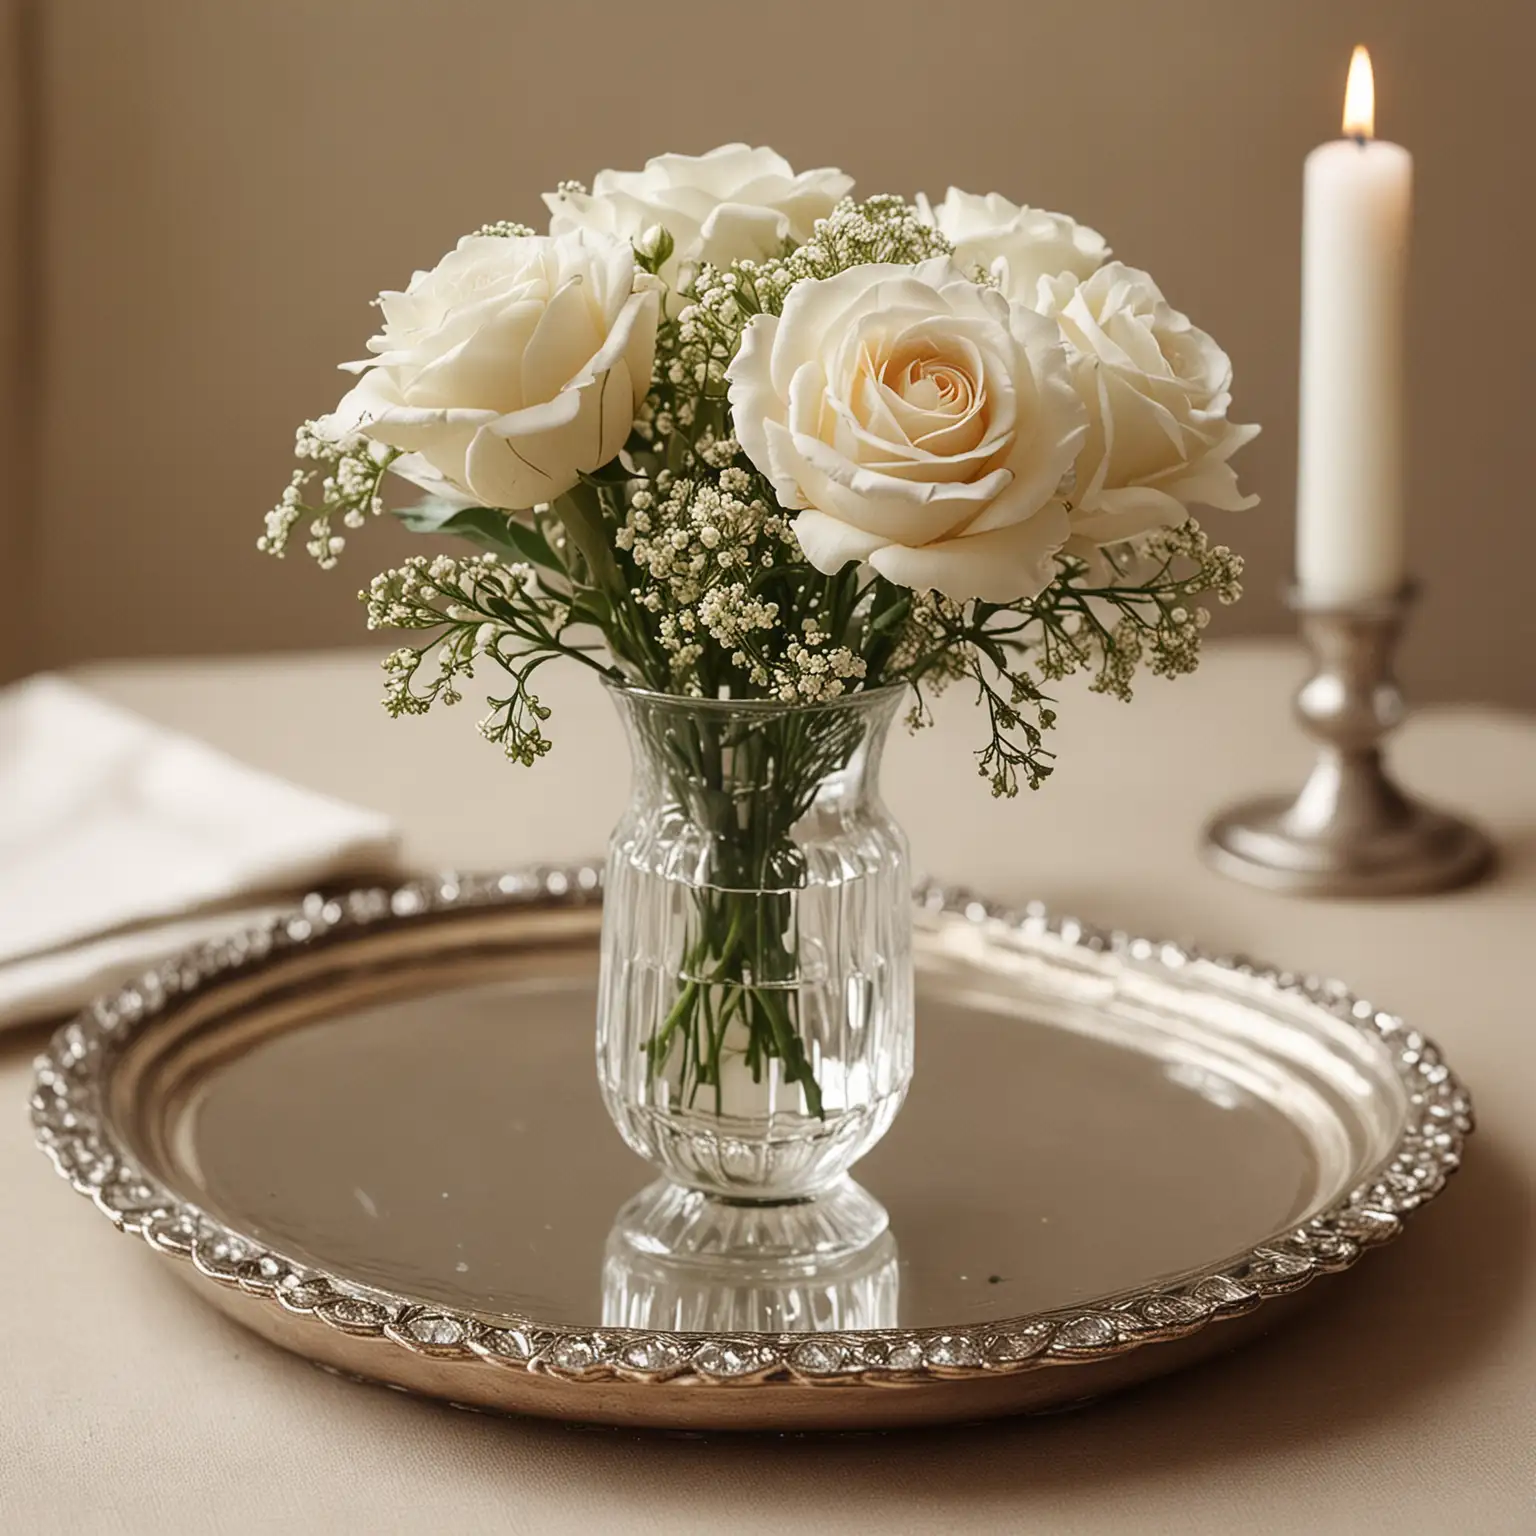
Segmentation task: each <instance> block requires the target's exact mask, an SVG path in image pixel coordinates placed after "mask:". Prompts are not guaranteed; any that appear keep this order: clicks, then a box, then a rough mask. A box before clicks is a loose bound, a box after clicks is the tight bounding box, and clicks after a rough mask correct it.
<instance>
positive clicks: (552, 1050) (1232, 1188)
mask: <svg viewBox="0 0 1536 1536" xmlns="http://www.w3.org/2000/svg"><path fill="white" fill-rule="evenodd" d="M598 884H599V881H598V876H597V873H596V871H594V870H592V869H589V868H581V869H541V870H534V871H522V872H518V873H514V874H509V875H505V876H501V877H499V878H497V877H490V878H483V879H470V878H468V877H448V878H445V879H443V880H441V881H431V882H418V883H413V884H410V885H406V886H403V887H400V888H398V889H395V890H366V891H359V892H355V893H353V894H352V895H349V896H347V897H345V898H341V899H336V900H327V899H323V898H320V897H313V898H311V899H309V900H308V901H307V902H306V903H305V904H304V906H303V908H302V910H298V911H295V912H294V913H293V914H292V915H291V916H290V917H288V918H286V919H283V920H280V921H276V922H274V923H273V924H271V925H269V926H267V927H265V928H262V929H260V930H257V931H255V932H252V933H249V934H246V935H244V936H242V937H239V938H236V939H233V940H231V941H228V942H225V943H219V944H213V945H209V946H206V947H204V948H202V949H199V950H197V951H195V952H193V953H191V954H189V955H187V956H185V957H184V958H183V959H182V960H181V961H180V962H179V963H175V964H171V965H169V966H166V967H164V968H162V969H161V970H160V971H158V972H155V973H154V974H152V975H148V976H146V977H144V978H143V979H142V980H141V981H140V982H139V983H138V984H137V985H134V986H130V987H128V988H126V989H124V990H123V991H121V992H119V993H118V994H116V995H115V996H113V997H110V998H107V999H105V1000H103V1001H101V1002H99V1003H98V1004H96V1005H95V1007H94V1008H92V1009H91V1010H89V1011H88V1012H86V1013H85V1014H83V1015H81V1016H80V1017H79V1018H77V1019H76V1020H74V1021H73V1022H71V1023H69V1024H68V1025H66V1026H65V1027H64V1028H63V1029H61V1030H60V1031H59V1033H58V1034H57V1035H56V1036H55V1038H54V1040H53V1042H52V1044H51V1046H50V1048H49V1050H48V1051H47V1053H46V1054H44V1055H43V1056H42V1057H40V1058H39V1060H38V1064H37V1076H36V1084H35V1092H34V1096H33V1099H32V1116H33V1122H34V1125H35V1128H36V1134H37V1139H38V1141H39V1143H40V1144H41V1146H42V1147H43V1148H44V1150H46V1152H47V1153H48V1155H49V1156H50V1157H51V1158H52V1159H53V1161H54V1163H55V1165H56V1166H57V1168H58V1170H59V1172H60V1173H61V1174H63V1175H64V1177H65V1178H66V1179H68V1180H69V1181H70V1183H71V1184H73V1185H74V1187H75V1188H76V1189H77V1190H78V1191H80V1193H82V1194H84V1195H86V1196H88V1197H89V1198H90V1199H91V1201H92V1202H93V1203H94V1204H95V1205H96V1207H97V1208H98V1209H99V1210H100V1211H101V1212H102V1213H103V1214H104V1215H106V1216H107V1217H109V1218H110V1219H111V1221H112V1222H113V1223H114V1224H115V1225H116V1226H118V1227H119V1228H121V1229H122V1230H124V1231H126V1232H132V1233H135V1234H137V1235H139V1236H140V1237H142V1238H143V1239H144V1240H145V1241H146V1242H147V1243H148V1244H149V1246H150V1247H151V1248H152V1249H153V1250H154V1251H155V1252H156V1253H158V1254H161V1255H164V1256H166V1257H168V1258H169V1259H171V1260H172V1263H173V1267H174V1268H175V1270H176V1271H177V1272H178V1273H179V1274H181V1275H182V1276H183V1277H184V1278H185V1279H187V1280H189V1281H191V1282H192V1283H193V1284H195V1285H196V1286H197V1287H198V1288H199V1290H200V1291H201V1293H202V1294H203V1295H204V1296H205V1297H206V1298H207V1299H208V1300H210V1301H212V1302H213V1303H214V1304H215V1305H217V1306H218V1307H220V1308H221V1309H222V1310H223V1311H225V1312H227V1313H228V1314H230V1315H231V1316H232V1317H234V1318H236V1319H238V1320H239V1321H240V1322H242V1323H244V1324H245V1325H247V1326H248V1327H250V1328H252V1329H254V1330H255V1331H256V1332H257V1333H259V1334H261V1335H263V1336H264V1337H266V1338H268V1339H271V1340H272V1341H274V1342H275V1343H278V1344H280V1345H283V1346H284V1347H285V1348H288V1349H291V1350H294V1351H296V1352H297V1353H299V1354H301V1355H304V1356H307V1357H308V1358H310V1359H311V1360H313V1361H315V1362H317V1363H318V1364H320V1365H323V1366H326V1367H328V1368H330V1369H333V1370H337V1371H341V1372H344V1373H348V1374H351V1375H354V1376H359V1377H364V1378H368V1379H370V1380H375V1381H380V1382H386V1383H389V1384H392V1385H395V1386H398V1387H403V1388H407V1389H409V1390H412V1391H415V1392H421V1393H428V1394H431V1395H433V1396H437V1397H442V1398H447V1399H449V1400H451V1401H454V1402H457V1403H460V1404H465V1405H473V1406H477V1407H482V1408H488V1409H494V1410H502V1411H509V1412H519V1413H533V1414H542V1415H547V1416H553V1417H560V1418H566V1419H574V1420H581V1421H586V1422H601V1423H610V1424H614V1423H622V1424H642V1425H654V1426H667V1427H686V1428H693V1429H701V1428H721V1429H821V1428H836V1429H855V1428H870V1427H879V1426H890V1425H898V1424H914V1423H924V1422H938V1421H944V1420H955V1419H970V1418H980V1417H984V1416H988V1415H994V1414H1002V1413H1011V1412H1016V1411H1021V1410H1040V1409H1046V1408H1054V1407H1059V1406H1062V1405H1065V1404H1068V1403H1072V1402H1077V1401H1080V1400H1083V1399H1086V1398H1089V1397H1092V1396H1094V1395H1097V1394H1099V1393H1102V1392H1105V1391H1108V1390H1111V1389H1114V1388H1118V1387H1122V1386H1126V1385H1129V1384H1131V1383H1133V1382H1136V1381H1140V1380H1142V1379H1144V1378H1147V1377H1150V1376H1153V1375H1156V1374H1159V1373H1161V1372H1164V1371H1167V1370H1169V1369H1171V1368H1173V1367H1175V1366H1178V1365H1182V1364H1184V1363H1186V1362H1188V1361H1191V1360H1193V1359H1196V1358H1198V1357H1200V1356H1203V1355H1208V1354H1210V1353H1213V1352H1215V1351H1218V1350H1222V1349H1225V1348H1227V1347H1229V1346H1230V1345H1232V1344H1234V1343H1237V1342H1239V1341H1240V1340H1241V1339H1242V1338H1244V1337H1245V1336H1246V1335H1247V1334H1248V1333H1250V1332H1252V1331H1253V1330H1254V1329H1256V1328H1257V1327H1260V1326H1263V1325H1266V1324H1268V1323H1269V1322H1270V1321H1272V1320H1275V1319H1278V1318H1279V1317H1280V1316H1281V1315H1282V1313H1283V1310H1284V1303H1285V1301H1286V1299H1288V1298H1294V1296H1295V1294H1296V1293H1297V1292H1299V1291H1300V1290H1301V1289H1302V1288H1303V1287H1305V1286H1306V1285H1307V1284H1308V1283H1309V1282H1310V1281H1312V1280H1313V1279H1315V1278H1316V1277H1318V1276H1320V1275H1325V1274H1329V1273H1332V1272H1334V1271H1337V1270H1342V1269H1345V1268H1347V1267H1348V1266H1350V1265H1351V1264H1353V1263H1354V1262H1355V1261H1356V1260H1357V1259H1358V1258H1359V1257H1360V1256H1361V1254H1362V1253H1363V1251H1364V1250H1365V1249H1366V1248H1368V1247H1370V1246H1372V1245H1374V1244H1377V1243H1380V1242H1383V1241H1385V1240H1386V1239H1388V1238H1391V1237H1393V1236H1395V1235H1396V1233H1397V1232H1398V1230H1399V1227H1400V1225H1401V1222H1402V1219H1403V1218H1404V1217H1405V1216H1406V1215H1407V1214H1408V1213H1409V1212H1411V1211H1414V1210H1416V1209H1417V1208H1418V1207H1419V1206H1421V1205H1423V1204H1424V1203H1425V1202H1426V1201H1428V1200H1429V1199H1431V1198H1432V1197H1433V1196H1434V1195H1435V1194H1437V1193H1438V1192H1439V1190H1440V1189H1441V1188H1442V1186H1443V1185H1444V1182H1445V1179H1446V1176H1447V1175H1448V1174H1449V1173H1450V1172H1451V1171H1452V1170H1454V1169H1455V1168H1456V1167H1457V1165H1458V1163H1459V1161H1460V1158H1461V1153H1462V1143H1463V1138H1464V1137H1465V1136H1466V1135H1467V1134H1468V1133H1469V1132H1470V1130H1471V1128H1472V1110H1471V1106H1470V1103H1469V1101H1468V1097H1467V1094H1466V1092H1465V1091H1464V1090H1463V1088H1462V1087H1461V1085H1460V1084H1459V1083H1458V1082H1457V1081H1456V1079H1455V1077H1454V1076H1453V1075H1452V1073H1451V1071H1450V1069H1449V1068H1448V1067H1447V1066H1446V1065H1445V1063H1444V1061H1443V1060H1442V1058H1441V1056H1440V1053H1439V1052H1438V1051H1437V1050H1436V1049H1435V1047H1434V1046H1433V1045H1431V1044H1430V1043H1429V1042H1428V1041H1426V1040H1425V1039H1424V1038H1423V1037H1422V1036H1421V1035H1419V1034H1418V1033H1417V1032H1415V1031H1414V1030H1412V1029H1409V1028H1407V1027H1406V1026H1404V1025H1403V1024H1402V1022H1401V1021H1400V1020H1398V1019H1397V1018H1394V1017H1392V1016H1390V1015H1387V1014H1384V1013H1380V1012H1377V1011H1376V1010H1375V1009H1374V1008H1372V1007H1371V1006H1370V1005H1369V1004H1366V1003H1364V1002H1361V1001H1359V1000H1357V999H1356V998H1354V997H1352V996H1351V995H1350V994H1349V993H1348V992H1347V991H1346V990H1345V989H1344V988H1343V987H1341V986H1339V985H1337V984H1334V983H1328V982H1320V981H1317V980H1314V979H1312V978H1308V977H1299V976H1293V975H1289V974H1286V973H1278V972H1275V971H1273V970H1269V969H1266V968H1263V967H1259V966H1256V965H1253V964H1250V963H1248V962H1246V961H1242V960H1236V959H1220V960H1218V959H1211V958H1207V957H1203V956H1200V955H1196V954H1193V953H1191V952H1190V951H1188V950H1186V949H1183V948H1179V947H1176V946H1174V945H1169V944H1159V943H1154V942H1151V941H1148V940H1145V939H1137V938H1130V937H1127V936H1125V935H1122V934H1110V933H1102V932H1098V931H1095V930H1093V929H1091V928H1087V927H1085V926H1083V925H1081V924H1078V923H1075V922H1070V921H1054V920H1052V919H1050V918H1049V917H1047V916H1046V915H1045V914H1044V913H1043V912H1041V911H1040V910H1038V909H1035V908H1030V909H1028V910H1026V911H1022V912H1008V911H1003V910H1000V909H996V908H993V907H990V906H988V905H986V904H984V903H982V902H980V901H977V900H975V899H972V898H968V897H965V896H963V895H957V894H953V893H946V892H944V891H942V890H938V889H928V890H925V891H923V892H920V893H919V895H918V898H917V900H918V908H917V928H918V934H917V956H918V978H919V983H918V995H919V1022H918V1030H919V1044H918V1069H917V1075H916V1081H915V1084H914V1087H913V1091H912V1095H911V1097H910V1100H909V1101H908V1104H907V1106H906V1108H905V1109H904V1110H903V1112H902V1114H901V1116H900V1117H899V1118H898V1120H897V1122H896V1125H895V1127H894V1128H893V1130H892V1131H891V1132H890V1134H889V1135H888V1136H887V1138H886V1139H885V1141H884V1142H882V1143H881V1145H880V1146H879V1147H878V1148H877V1149H876V1151H875V1152H874V1153H872V1154H871V1155H870V1156H869V1157H868V1158H867V1159H866V1160H865V1161H864V1162H863V1163H861V1164H860V1165H859V1168H858V1169H857V1170H856V1172H857V1174H858V1177H859V1180H860V1183H861V1184H862V1185H863V1186H865V1187H866V1188H867V1190H868V1191H869V1192H870V1194H871V1195H872V1196H873V1197H875V1198H877V1199H878V1200H879V1201H880V1202H881V1203H883V1205H884V1206H885V1208H886V1209H887V1211H888V1212H889V1217H890V1229H889V1232H888V1234H887V1235H886V1236H885V1237H884V1238H882V1239H881V1240H880V1241H879V1243H878V1244H876V1245H874V1246H873V1247H872V1248H871V1249H869V1250H867V1251H866V1252H865V1253H864V1254H863V1255H861V1256H855V1258H854V1260H852V1261H844V1262H840V1263H839V1264H837V1265H833V1266H831V1267H830V1268H826V1269H822V1268H817V1267H816V1266H811V1267H809V1268H807V1267H805V1266H801V1267H799V1268H798V1269H794V1270H793V1271H792V1272H785V1271H784V1270H782V1269H781V1268H779V1269H776V1268H773V1267H772V1266H770V1267H769V1268H768V1269H765V1270H762V1271H752V1272H746V1271H742V1270H740V1269H739V1268H733V1269H729V1270H725V1271H718V1270H711V1269H710V1268H709V1267H708V1265H705V1266H704V1267H703V1268H700V1267H699V1266H698V1265H697V1264H695V1265H693V1266H692V1267H689V1266H688V1265H686V1264H684V1265H681V1266H680V1265H679V1264H677V1263H676V1262H674V1260H673V1258H672V1257H670V1256H666V1255H663V1256H662V1257H660V1258H657V1259H655V1260H654V1262H653V1261H652V1260H651V1259H649V1258H648V1257H647V1256H646V1254H645V1253H643V1252H639V1251H637V1250H636V1249H635V1248H634V1247H633V1246H632V1245H628V1244H618V1245H616V1244H615V1240H614V1236H613V1234H614V1233H615V1232H617V1230H618V1229H617V1228H616V1227H615V1217H616V1215H617V1214H618V1213H619V1212H620V1210H621V1209H622V1208H625V1207H626V1206H628V1207H629V1209H630V1210H631V1212H632V1211H633V1205H632V1204H631V1202H632V1201H633V1199H634V1197H635V1196H636V1195H637V1192H639V1191H640V1190H641V1189H642V1186H644V1185H645V1184H646V1183H647V1172H646V1169H645V1168H644V1166H643V1165H642V1164H641V1163H640V1162H639V1161H638V1160H637V1159H635V1158H634V1157H633V1156H632V1155H631V1154H630V1153H629V1152H628V1151H627V1150H626V1149H625V1148H624V1146H623V1145H622V1144H621V1143H620V1141H619V1140H618V1137H617V1135H616V1134H615V1133H614V1131H613V1130H612V1128H611V1126H610V1125H609V1123H608V1121H607V1119H606V1117H605V1115H604V1113H603V1110H602V1107H601V1105H600V1103H599V1101H598V1096H597V1089H596V1083H595V1076H594V1071H593V1065H592V1049H591V1039H590V1031H591V1015H592V1009H593V991H594V980H595V970H596V945H597V937H598V925H599V921H600V916H601V909H600V900H601V898H600V893H599V890H598ZM814 1212H815V1207H814V1204H813V1206H812V1207H811V1208H809V1211H802V1212H801V1213H800V1214H799V1215H795V1214H793V1212H791V1213H790V1214H787V1215H785V1216H784V1217H783V1219H784V1220H787V1221H802V1220H808V1221H811V1222H813V1223H814V1220H815V1219H816V1218H815V1214H814ZM733 1219H734V1218H733ZM740 1219H742V1220H753V1221H756V1220H759V1219H764V1220H766V1219H773V1220H777V1219H780V1218H779V1217H777V1216H774V1217H771V1218H768V1217H762V1214H761V1213H747V1214H746V1215H743V1216H741V1218H740ZM103 1280H104V1283H110V1276H104V1277H103ZM754 1323H756V1324H759V1325H762V1326H757V1327H753V1326H750V1325H752V1324H754Z"/></svg>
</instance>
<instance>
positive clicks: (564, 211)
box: [544, 144, 853, 288]
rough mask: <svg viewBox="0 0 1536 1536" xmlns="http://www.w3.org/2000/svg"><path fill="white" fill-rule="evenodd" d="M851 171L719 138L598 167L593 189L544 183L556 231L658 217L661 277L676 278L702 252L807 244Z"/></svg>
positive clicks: (640, 227) (715, 257) (633, 224)
mask: <svg viewBox="0 0 1536 1536" xmlns="http://www.w3.org/2000/svg"><path fill="white" fill-rule="evenodd" d="M852 186H853V178H852V177H850V176H845V175H844V174H843V173H842V172H841V171H838V170H833V169H831V168H827V169H824V170H817V171H801V172H799V173H798V174H797V173H796V172H795V170H794V169H793V168H792V167H791V166H790V164H789V162H788V161H787V160H785V159H784V158H783V156H781V155H778V154H775V153H774V151H773V150H771V149H749V148H748V147H747V146H746V145H745V144H722V145H721V146H720V148H719V149H712V150H710V152H709V153H708V154H707V155H658V156H657V157H656V158H655V159H654V160H647V161H646V163H645V169H644V170H643V171H599V172H598V174H597V179H596V180H595V181H594V182H593V183H592V190H591V192H590V193H586V192H546V193H545V194H544V201H545V203H546V205H547V206H548V208H549V212H550V221H549V228H550V233H551V234H559V233H561V232H562V231H564V230H569V229H599V230H603V231H604V232H606V233H608V234H613V235H618V236H620V237H621V238H623V239H626V240H637V239H639V238H640V237H641V236H643V235H645V234H646V233H647V232H648V231H650V230H651V229H654V228H655V227H656V226H657V225H660V226H661V227H662V228H663V229H665V230H666V231H667V233H668V234H669V235H671V236H672V239H673V242H674V246H673V251H672V255H671V257H670V259H669V260H668V261H667V263H666V264H665V265H664V266H663V267H662V269H661V275H662V277H663V278H664V279H665V280H666V281H667V283H668V285H669V286H670V287H673V288H676V287H678V286H679V284H680V283H682V282H684V281H686V280H687V278H688V276H689V275H690V274H691V272H692V271H693V269H694V268H696V267H697V265H698V264H699V263H700V262H701V261H708V262H712V263H713V264H714V265H715V266H717V267H725V266H728V265H729V264H730V263H731V262H733V261H742V260H747V259H750V260H754V261H760V260H762V259H763V258H764V257H768V256H777V255H778V254H779V252H780V250H781V249H782V247H783V244H784V242H785V240H793V241H794V242H795V243H796V244H797V245H801V244H804V243H805V241H807V240H809V239H810V237H811V231H812V227H813V226H814V225H815V223H816V220H817V219H822V218H825V217H826V216H827V215H828V214H829V213H831V211H832V209H833V208H834V207H835V206H836V205H837V203H838V201H839V199H841V198H843V197H844V196H846V195H847V193H848V190H849V188H851V187H852Z"/></svg>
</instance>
